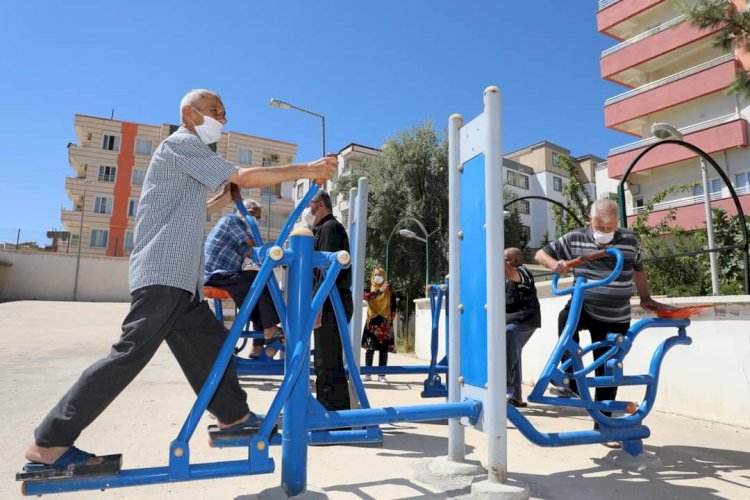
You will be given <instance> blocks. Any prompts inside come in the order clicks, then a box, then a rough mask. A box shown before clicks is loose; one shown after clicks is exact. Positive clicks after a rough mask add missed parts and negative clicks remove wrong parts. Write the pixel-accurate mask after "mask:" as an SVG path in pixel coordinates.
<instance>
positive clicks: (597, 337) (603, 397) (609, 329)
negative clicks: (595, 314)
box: [587, 317, 630, 415]
mask: <svg viewBox="0 0 750 500" xmlns="http://www.w3.org/2000/svg"><path fill="white" fill-rule="evenodd" d="M629 327H630V324H629V323H605V322H603V321H599V320H596V319H594V318H591V317H589V318H588V320H587V328H588V330H589V332H591V342H592V343H593V342H601V341H603V340H605V339H606V338H607V334H608V333H625V332H627V331H628V328H629ZM607 351H609V348H608V347H601V348H599V349H594V359H599V357H600V356H602V355H604V354H606V353H607ZM604 370H605V368H604V366H600V367H599V368H597V369H596V375H598V376H603V375H604ZM615 398H617V387H597V388H596V395H595V397H594V399H595V400H596V401H614V400H615ZM603 413H604V414H605V415H611V413H609V412H603Z"/></svg>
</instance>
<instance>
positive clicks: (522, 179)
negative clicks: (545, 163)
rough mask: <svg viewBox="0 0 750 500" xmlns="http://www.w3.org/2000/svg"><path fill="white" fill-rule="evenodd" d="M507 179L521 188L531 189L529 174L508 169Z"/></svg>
mask: <svg viewBox="0 0 750 500" xmlns="http://www.w3.org/2000/svg"><path fill="white" fill-rule="evenodd" d="M505 179H506V182H507V183H508V184H510V185H511V186H515V187H517V188H521V189H529V176H528V175H523V174H520V173H518V172H514V171H513V170H506V173H505Z"/></svg>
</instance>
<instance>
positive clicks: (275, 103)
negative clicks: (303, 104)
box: [268, 97, 326, 157]
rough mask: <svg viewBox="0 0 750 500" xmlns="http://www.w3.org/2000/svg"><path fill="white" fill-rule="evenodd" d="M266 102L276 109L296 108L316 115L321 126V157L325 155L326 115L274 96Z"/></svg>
mask: <svg viewBox="0 0 750 500" xmlns="http://www.w3.org/2000/svg"><path fill="white" fill-rule="evenodd" d="M268 104H269V105H270V106H271V107H272V108H277V109H296V110H297V111H302V112H303V113H307V114H308V115H312V116H317V117H318V118H320V123H321V125H322V126H323V153H322V155H321V157H324V156H325V155H326V117H325V116H323V115H321V114H319V113H316V112H314V111H310V110H309V109H305V108H300V107H299V106H295V105H294V104H289V103H288V102H285V101H282V100H281V99H276V98H275V97H274V98H272V99H271V100H270V101H269V102H268Z"/></svg>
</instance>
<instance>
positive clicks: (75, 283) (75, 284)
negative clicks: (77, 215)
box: [71, 179, 89, 302]
mask: <svg viewBox="0 0 750 500" xmlns="http://www.w3.org/2000/svg"><path fill="white" fill-rule="evenodd" d="M88 187H89V183H88V181H87V180H85V179H84V181H83V202H82V203H81V221H80V223H79V225H78V253H77V255H76V277H75V280H74V281H73V302H75V301H77V300H78V270H79V269H80V267H81V247H82V246H83V214H84V212H85V211H86V191H87V190H88ZM71 238H72V237H71Z"/></svg>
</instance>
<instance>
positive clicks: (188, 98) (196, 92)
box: [180, 89, 221, 121]
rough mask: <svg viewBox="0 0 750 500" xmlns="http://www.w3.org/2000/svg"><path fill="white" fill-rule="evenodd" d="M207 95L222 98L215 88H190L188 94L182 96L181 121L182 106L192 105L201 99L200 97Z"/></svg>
mask: <svg viewBox="0 0 750 500" xmlns="http://www.w3.org/2000/svg"><path fill="white" fill-rule="evenodd" d="M207 96H214V97H215V98H217V99H219V100H221V96H220V95H219V94H217V93H216V92H214V91H213V90H206V89H193V90H189V91H188V93H187V94H185V95H184V96H182V100H181V101H180V121H182V108H184V107H185V106H192V105H193V104H195V102H196V101H199V100H200V99H203V98H204V97H207Z"/></svg>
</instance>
